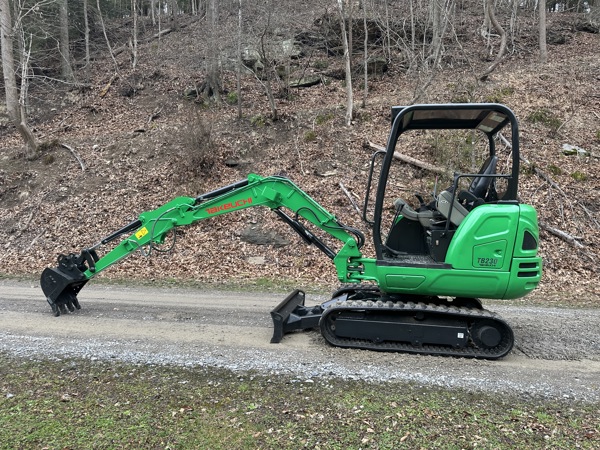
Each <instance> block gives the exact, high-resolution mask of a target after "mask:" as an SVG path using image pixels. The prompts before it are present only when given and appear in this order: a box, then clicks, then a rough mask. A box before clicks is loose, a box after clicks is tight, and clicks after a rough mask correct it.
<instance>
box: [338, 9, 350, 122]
mask: <svg viewBox="0 0 600 450" xmlns="http://www.w3.org/2000/svg"><path fill="white" fill-rule="evenodd" d="M338 9H339V13H340V26H341V28H342V45H343V46H344V62H345V66H346V126H350V125H352V117H353V111H352V107H353V103H354V99H353V97H352V68H351V66H350V51H349V48H348V33H347V31H346V11H345V8H344V0H338Z"/></svg>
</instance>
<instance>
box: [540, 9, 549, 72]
mask: <svg viewBox="0 0 600 450" xmlns="http://www.w3.org/2000/svg"><path fill="white" fill-rule="evenodd" d="M538 9H539V14H540V23H539V35H540V36H539V39H540V62H541V63H542V64H546V63H547V62H548V48H547V47H546V0H538Z"/></svg>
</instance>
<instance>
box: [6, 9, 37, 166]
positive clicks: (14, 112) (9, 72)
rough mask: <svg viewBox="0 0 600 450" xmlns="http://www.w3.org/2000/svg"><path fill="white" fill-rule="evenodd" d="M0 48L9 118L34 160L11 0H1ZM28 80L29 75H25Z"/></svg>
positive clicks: (26, 152)
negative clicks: (21, 92)
mask: <svg viewBox="0 0 600 450" xmlns="http://www.w3.org/2000/svg"><path fill="white" fill-rule="evenodd" d="M0 47H2V73H3V74H4V90H5V93H6V109H7V112H8V117H9V119H10V120H11V122H12V123H13V124H14V125H15V127H16V128H17V131H18V132H19V134H20V135H21V137H22V138H23V142H24V143H25V157H26V158H27V159H34V158H35V156H36V152H37V142H36V139H35V136H34V135H33V133H32V131H31V129H30V128H29V126H28V125H27V120H26V116H25V110H24V108H22V106H23V105H24V103H23V105H21V104H20V103H19V91H18V89H17V80H16V78H15V60H14V55H13V49H14V47H13V27H12V17H11V14H10V5H9V0H0ZM23 77H24V78H25V82H26V78H27V73H25V74H24V75H23Z"/></svg>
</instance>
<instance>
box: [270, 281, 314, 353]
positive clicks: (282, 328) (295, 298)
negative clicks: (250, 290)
mask: <svg viewBox="0 0 600 450" xmlns="http://www.w3.org/2000/svg"><path fill="white" fill-rule="evenodd" d="M304 300H305V294H304V292H302V291H301V290H299V289H296V290H295V291H294V292H292V293H291V294H290V295H288V296H287V297H286V298H285V299H284V300H283V301H282V302H281V303H280V304H279V305H277V307H276V308H275V309H274V310H273V311H271V318H272V319H273V337H272V338H271V344H277V343H279V342H281V340H282V339H283V336H284V334H286V333H289V332H291V331H295V330H307V329H309V328H315V327H317V326H319V320H320V319H321V314H322V313H323V309H322V308H321V306H320V305H317V306H304Z"/></svg>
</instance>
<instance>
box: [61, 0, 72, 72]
mask: <svg viewBox="0 0 600 450" xmlns="http://www.w3.org/2000/svg"><path fill="white" fill-rule="evenodd" d="M58 6H59V9H58V10H59V13H58V16H59V22H60V39H59V43H58V47H59V51H60V74H61V76H62V79H63V80H65V81H68V82H71V81H73V79H74V77H73V68H72V67H71V52H70V50H69V47H70V44H69V4H68V0H60V2H59V5H58Z"/></svg>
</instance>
